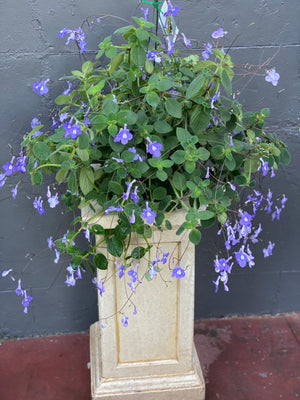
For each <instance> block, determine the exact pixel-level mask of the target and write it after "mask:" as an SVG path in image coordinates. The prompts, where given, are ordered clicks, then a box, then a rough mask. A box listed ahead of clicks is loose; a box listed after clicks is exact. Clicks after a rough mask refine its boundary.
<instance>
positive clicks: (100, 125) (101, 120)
mask: <svg viewBox="0 0 300 400" xmlns="http://www.w3.org/2000/svg"><path fill="white" fill-rule="evenodd" d="M91 124H92V126H93V127H94V128H95V129H100V130H102V129H105V128H106V127H107V118H106V117H105V116H104V115H97V116H96V117H92V118H91Z"/></svg>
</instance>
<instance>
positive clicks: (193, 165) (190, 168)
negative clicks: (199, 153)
mask: <svg viewBox="0 0 300 400" xmlns="http://www.w3.org/2000/svg"><path fill="white" fill-rule="evenodd" d="M195 168H196V163H195V162H194V161H186V163H185V164H184V169H185V170H186V172H187V173H188V174H191V173H192V172H194V171H195Z"/></svg>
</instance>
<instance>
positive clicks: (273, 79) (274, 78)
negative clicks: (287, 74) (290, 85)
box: [265, 68, 280, 86]
mask: <svg viewBox="0 0 300 400" xmlns="http://www.w3.org/2000/svg"><path fill="white" fill-rule="evenodd" d="M279 78H280V75H279V74H278V73H277V72H276V71H275V68H273V69H271V70H270V71H268V73H267V75H266V76H265V81H267V82H270V83H272V85H273V86H277V84H278V81H279Z"/></svg>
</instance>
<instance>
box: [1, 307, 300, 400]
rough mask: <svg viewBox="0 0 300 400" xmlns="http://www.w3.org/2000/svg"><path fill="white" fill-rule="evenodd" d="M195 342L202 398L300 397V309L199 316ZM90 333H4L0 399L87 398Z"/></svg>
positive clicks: (289, 399) (257, 399) (269, 399)
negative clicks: (23, 335)
mask: <svg viewBox="0 0 300 400" xmlns="http://www.w3.org/2000/svg"><path fill="white" fill-rule="evenodd" d="M195 343H196V347H197V351H198V354H199V358H200V362H201V364H202V368H203V372H204V375H205V380H206V400H213V399H221V400H281V399H285V400H292V399H299V400H300V314H286V315H280V316H275V317H269V316H265V317H247V318H227V319H217V320H204V321H197V322H196V323H195ZM88 362H89V335H88V333H79V334H71V335H61V336H48V337H40V338H35V339H22V340H8V341H6V342H4V343H2V345H1V346H0V399H1V400H88V399H90V376H89V375H90V373H89V369H88Z"/></svg>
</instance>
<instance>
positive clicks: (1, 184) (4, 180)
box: [0, 174, 7, 189]
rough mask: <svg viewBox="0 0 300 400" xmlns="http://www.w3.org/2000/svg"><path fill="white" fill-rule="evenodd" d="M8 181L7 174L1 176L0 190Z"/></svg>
mask: <svg viewBox="0 0 300 400" xmlns="http://www.w3.org/2000/svg"><path fill="white" fill-rule="evenodd" d="M6 179H7V177H6V176H5V174H0V189H1V188H2V187H3V186H4V184H5V182H6Z"/></svg>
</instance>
